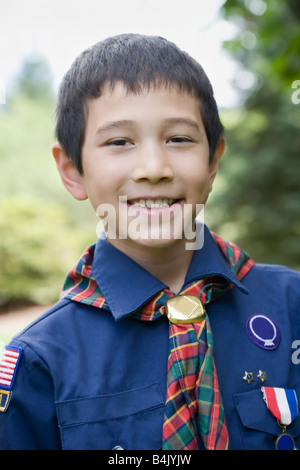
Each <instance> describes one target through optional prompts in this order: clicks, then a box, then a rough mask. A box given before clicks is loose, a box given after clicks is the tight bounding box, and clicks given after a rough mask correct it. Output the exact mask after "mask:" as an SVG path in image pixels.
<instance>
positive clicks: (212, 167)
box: [209, 137, 225, 191]
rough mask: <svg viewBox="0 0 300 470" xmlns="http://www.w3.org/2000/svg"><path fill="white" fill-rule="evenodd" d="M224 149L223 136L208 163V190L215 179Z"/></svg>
mask: <svg viewBox="0 0 300 470" xmlns="http://www.w3.org/2000/svg"><path fill="white" fill-rule="evenodd" d="M224 150H225V137H221V139H220V140H219V143H218V145H217V148H216V151H215V153H214V156H213V159H212V161H211V162H210V164H209V174H210V191H211V190H212V185H213V182H214V180H215V177H216V174H217V171H218V168H219V163H220V160H221V158H222V155H223V153H224Z"/></svg>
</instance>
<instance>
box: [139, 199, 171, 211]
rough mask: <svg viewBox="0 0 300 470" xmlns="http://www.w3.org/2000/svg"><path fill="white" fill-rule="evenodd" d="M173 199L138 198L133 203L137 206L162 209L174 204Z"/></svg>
mask: <svg viewBox="0 0 300 470" xmlns="http://www.w3.org/2000/svg"><path fill="white" fill-rule="evenodd" d="M174 202H175V199H155V200H154V199H146V200H145V199H140V200H139V201H135V202H134V203H133V205H135V206H139V207H146V208H147V209H163V208H164V207H169V206H171V205H172V204H174Z"/></svg>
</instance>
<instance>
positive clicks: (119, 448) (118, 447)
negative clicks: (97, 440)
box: [112, 445, 124, 450]
mask: <svg viewBox="0 0 300 470" xmlns="http://www.w3.org/2000/svg"><path fill="white" fill-rule="evenodd" d="M112 450H124V447H122V446H120V445H116V446H115V447H113V448H112Z"/></svg>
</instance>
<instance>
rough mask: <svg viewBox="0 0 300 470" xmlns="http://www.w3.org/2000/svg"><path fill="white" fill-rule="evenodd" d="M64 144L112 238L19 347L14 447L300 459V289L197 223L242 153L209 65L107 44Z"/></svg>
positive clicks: (76, 101)
mask: <svg viewBox="0 0 300 470" xmlns="http://www.w3.org/2000/svg"><path fill="white" fill-rule="evenodd" d="M56 135H57V139H58V142H59V143H57V144H55V145H54V146H53V155H54V158H55V160H56V164H57V168H58V171H59V173H60V175H61V178H62V181H63V183H64V185H65V186H66V188H67V190H68V191H69V192H70V193H71V194H72V195H73V196H74V197H75V198H76V199H78V200H83V199H86V198H89V199H90V201H91V204H92V205H93V207H94V209H95V211H97V213H98V214H99V215H100V216H101V217H102V219H103V222H104V224H105V227H106V237H104V236H101V237H99V240H98V241H97V244H96V245H92V246H91V247H89V248H88V249H87V250H86V251H85V252H84V254H83V256H82V257H81V259H80V261H79V262H78V264H77V265H76V266H75V267H74V269H72V270H71V271H70V273H69V275H68V277H67V279H66V283H65V285H64V289H63V292H62V299H61V300H60V301H59V302H58V303H57V304H56V305H55V306H54V307H53V308H51V309H50V310H49V311H48V312H46V313H45V314H44V315H43V316H42V317H41V318H39V319H38V320H37V321H35V322H34V323H33V324H32V325H30V326H29V327H28V328H26V329H25V330H24V331H23V332H22V333H20V334H19V335H17V336H16V337H15V338H13V340H12V341H11V343H10V345H8V346H7V347H6V348H5V350H4V353H3V356H2V360H1V364H0V394H1V404H0V406H1V409H0V410H1V412H0V448H1V449H115V450H116V449H126V450H130V449H151V450H156V449H164V450H168V449H175V450H180V449H186V450H197V449H199V450H201V449H227V448H230V449H274V448H275V446H276V448H279V449H281V448H294V447H296V446H297V445H299V444H300V436H299V433H300V419H299V417H298V408H297V396H298V397H299V396H300V395H299V393H300V388H299V366H297V364H298V362H299V361H298V357H297V349H296V350H294V351H293V349H292V347H293V346H295V345H296V347H297V345H298V343H297V339H298V338H299V331H298V328H299V326H298V322H297V313H298V309H299V300H300V276H299V275H298V274H297V273H295V272H293V271H291V270H289V269H286V268H282V267H272V266H265V265H258V264H254V262H253V261H252V260H251V259H250V258H249V257H248V256H247V255H246V254H245V253H244V252H243V251H242V250H240V249H239V248H238V247H236V246H235V245H232V244H229V243H227V242H224V241H223V240H221V239H220V238H219V237H218V236H217V235H215V234H212V233H211V232H210V231H209V229H208V228H207V227H206V226H203V225H202V224H197V225H195V224H194V220H195V218H196V216H197V214H198V213H199V210H200V208H201V207H202V206H201V205H203V204H205V202H206V200H207V197H208V195H209V192H210V191H211V189H212V185H213V181H214V178H215V176H216V173H217V169H218V164H219V161H220V158H221V156H222V153H223V151H224V132H223V127H222V124H221V122H220V119H219V116H218V110H217V106H216V103H215V100H214V97H213V91H212V88H211V85H210V82H209V81H208V79H207V77H206V75H205V73H204V71H203V69H202V68H201V66H200V65H199V64H197V63H196V62H195V61H194V60H193V59H192V58H190V57H189V56H188V55H187V54H186V53H184V52H182V51H180V50H179V49H178V48H177V47H176V46H175V45H173V44H172V43H169V42H168V41H166V40H164V39H162V38H159V37H146V36H140V35H130V34H129V35H121V36H117V37H114V38H109V39H107V40H105V41H103V42H101V43H98V44H96V45H95V46H94V47H92V48H91V49H89V50H87V51H85V52H83V53H82V54H81V55H80V57H79V58H78V59H77V60H76V61H75V62H74V64H73V65H72V67H71V69H70V70H69V72H68V73H67V74H66V76H65V77H64V80H63V82H62V85H61V89H60V94H59V98H58V105H57V127H56ZM190 228H192V233H193V234H195V239H194V240H193V241H194V245H192V247H193V249H190V248H191V245H190V241H191V236H190V234H191V230H190ZM203 233H204V243H203V246H202V243H201V240H202V239H201V236H202V235H201V234H203ZM199 240H200V241H199ZM188 243H189V245H188ZM212 334H213V337H214V342H212ZM213 345H214V347H213Z"/></svg>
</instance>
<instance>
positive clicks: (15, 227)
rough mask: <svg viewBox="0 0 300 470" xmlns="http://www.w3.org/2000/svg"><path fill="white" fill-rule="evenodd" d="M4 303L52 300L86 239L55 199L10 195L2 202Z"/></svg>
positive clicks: (0, 281)
mask: <svg viewBox="0 0 300 470" xmlns="http://www.w3.org/2000/svg"><path fill="white" fill-rule="evenodd" d="M0 233H1V238H0V265H1V270H0V306H1V305H5V304H8V303H14V302H15V303H17V302H18V303H20V302H24V303H28V302H32V303H38V304H41V305H47V304H49V303H51V302H54V301H56V300H57V298H58V294H59V290H60V288H61V287H62V284H63V281H64V278H65V276H66V273H67V272H68V271H69V269H70V268H71V267H72V266H73V265H74V264H75V262H76V253H77V257H78V256H79V253H80V251H79V250H80V248H82V245H83V243H84V241H86V240H84V237H83V236H81V238H80V234H79V232H78V230H76V228H75V227H74V226H73V225H72V222H71V220H70V217H69V216H68V213H67V211H66V210H65V209H64V208H63V207H62V206H59V205H58V204H57V203H55V202H50V201H49V200H48V201H47V200H42V199H38V198H33V197H25V198H24V197H23V198H20V197H7V198H5V199H4V200H3V201H2V202H1V203H0Z"/></svg>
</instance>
